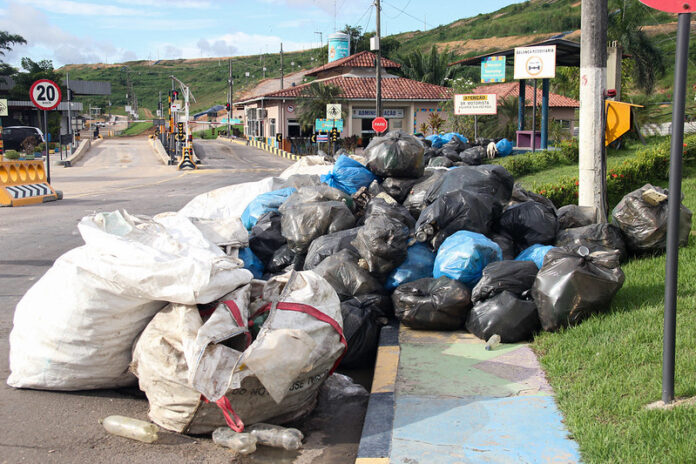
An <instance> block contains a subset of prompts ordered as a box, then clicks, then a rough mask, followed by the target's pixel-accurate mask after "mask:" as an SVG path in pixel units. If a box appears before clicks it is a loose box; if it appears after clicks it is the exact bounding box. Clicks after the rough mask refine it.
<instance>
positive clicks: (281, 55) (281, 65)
mask: <svg viewBox="0 0 696 464" xmlns="http://www.w3.org/2000/svg"><path fill="white" fill-rule="evenodd" d="M284 77H285V71H283V42H281V43H280V90H283V78H284Z"/></svg>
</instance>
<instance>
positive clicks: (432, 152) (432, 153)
mask: <svg viewBox="0 0 696 464" xmlns="http://www.w3.org/2000/svg"><path fill="white" fill-rule="evenodd" d="M428 142H430V141H429V140H428ZM436 156H438V154H437V150H436V149H434V148H430V147H428V148H426V149H425V152H424V153H423V164H424V165H425V166H427V165H428V163H429V162H430V160H431V159H432V158H434V157H436Z"/></svg>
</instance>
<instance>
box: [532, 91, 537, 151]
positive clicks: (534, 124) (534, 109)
mask: <svg viewBox="0 0 696 464" xmlns="http://www.w3.org/2000/svg"><path fill="white" fill-rule="evenodd" d="M536 104H537V80H536V79H534V103H532V153H534V150H535V149H536Z"/></svg>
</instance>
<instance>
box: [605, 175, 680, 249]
mask: <svg viewBox="0 0 696 464" xmlns="http://www.w3.org/2000/svg"><path fill="white" fill-rule="evenodd" d="M651 190H653V191H654V192H655V194H651V193H649V192H650V191H651ZM668 196H669V192H668V191H667V190H665V189H663V188H660V187H655V186H653V185H650V184H646V185H644V186H643V187H641V188H639V189H638V190H634V191H633V192H631V193H629V194H628V195H626V196H625V197H623V199H621V201H620V202H619V204H618V205H616V207H615V208H614V211H613V212H612V215H611V216H612V222H613V223H614V224H616V225H617V226H619V228H620V229H621V232H623V233H624V236H625V237H626V244H627V245H628V248H629V249H630V250H631V251H632V252H634V253H640V252H650V251H661V250H664V249H665V248H666V247H667V216H668V214H667V213H668V208H667V203H668V202H667V198H666V197H668ZM660 200H662V201H660ZM690 231H691V211H690V210H689V209H688V208H687V207H686V206H684V204H683V203H682V204H680V208H679V245H680V246H685V245H686V244H687V243H688V241H689V232H690Z"/></svg>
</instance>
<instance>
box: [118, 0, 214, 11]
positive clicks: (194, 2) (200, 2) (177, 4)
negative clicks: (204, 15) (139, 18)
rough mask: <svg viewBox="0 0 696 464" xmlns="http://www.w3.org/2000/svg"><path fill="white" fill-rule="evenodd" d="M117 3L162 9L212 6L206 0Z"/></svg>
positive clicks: (121, 0)
mask: <svg viewBox="0 0 696 464" xmlns="http://www.w3.org/2000/svg"><path fill="white" fill-rule="evenodd" d="M116 2H117V3H121V4H124V5H138V6H143V5H148V6H158V7H162V8H205V9H208V8H210V7H212V6H213V3H212V2H211V1H208V0H167V1H163V0H116ZM216 3H217V4H218V5H219V4H220V3H223V2H222V1H220V0H218V1H217V2H216Z"/></svg>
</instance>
